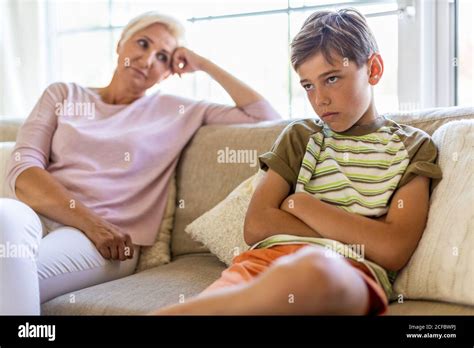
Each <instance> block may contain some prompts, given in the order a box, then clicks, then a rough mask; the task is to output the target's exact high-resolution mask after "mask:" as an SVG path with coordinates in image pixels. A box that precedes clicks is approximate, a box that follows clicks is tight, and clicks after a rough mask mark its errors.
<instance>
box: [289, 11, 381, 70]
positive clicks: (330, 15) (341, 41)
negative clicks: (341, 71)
mask: <svg viewBox="0 0 474 348" xmlns="http://www.w3.org/2000/svg"><path fill="white" fill-rule="evenodd" d="M378 51H379V48H378V46H377V42H376V41H375V36H374V34H373V33H372V31H371V30H370V28H369V26H368V24H367V21H366V19H365V17H364V15H363V14H361V13H360V12H359V11H357V10H355V9H353V8H347V9H340V10H338V11H320V12H315V13H313V14H312V15H311V16H309V17H308V19H306V21H305V22H304V24H303V26H302V28H301V30H300V31H299V33H298V34H297V35H296V36H295V38H294V39H293V42H292V43H291V64H292V65H293V68H294V69H295V70H296V69H298V67H299V66H300V65H301V64H302V63H304V62H305V61H306V60H307V59H309V58H310V57H312V56H314V55H315V54H317V53H319V52H321V53H322V54H323V56H324V58H325V59H326V60H327V61H328V62H329V63H331V64H332V62H333V56H332V54H331V53H336V54H339V55H340V56H341V57H346V58H348V59H350V60H352V61H354V62H355V63H356V65H357V66H358V67H359V68H360V67H361V66H362V65H363V64H364V63H366V62H367V59H368V58H369V57H370V55H371V54H372V53H376V52H378Z"/></svg>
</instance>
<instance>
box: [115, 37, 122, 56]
mask: <svg viewBox="0 0 474 348" xmlns="http://www.w3.org/2000/svg"><path fill="white" fill-rule="evenodd" d="M121 42H122V40H119V42H118V43H117V47H116V48H115V52H116V53H117V54H118V55H120V53H119V50H120V43H121Z"/></svg>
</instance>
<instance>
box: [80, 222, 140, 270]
mask: <svg viewBox="0 0 474 348" xmlns="http://www.w3.org/2000/svg"><path fill="white" fill-rule="evenodd" d="M83 232H84V234H85V235H86V236H87V237H88V238H89V239H90V240H91V241H92V242H93V243H94V245H95V247H96V248H97V250H98V251H99V252H100V254H101V255H102V256H103V257H104V258H105V259H108V260H120V261H125V260H126V259H131V258H133V252H134V249H133V244H132V240H131V238H130V235H129V234H128V233H126V232H124V231H122V230H121V229H120V228H119V227H118V226H115V225H114V224H111V223H109V222H108V221H105V220H104V219H100V220H98V221H96V222H94V223H93V224H92V225H90V227H88V228H86V229H84V230H83Z"/></svg>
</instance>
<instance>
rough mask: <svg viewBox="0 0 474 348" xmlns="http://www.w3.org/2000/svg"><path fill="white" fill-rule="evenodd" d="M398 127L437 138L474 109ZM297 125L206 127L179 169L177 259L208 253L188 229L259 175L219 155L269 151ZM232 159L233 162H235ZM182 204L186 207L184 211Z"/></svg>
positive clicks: (419, 116)
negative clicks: (445, 127) (437, 133)
mask: <svg viewBox="0 0 474 348" xmlns="http://www.w3.org/2000/svg"><path fill="white" fill-rule="evenodd" d="M387 117H388V118H390V119H393V120H394V121H396V122H398V123H403V124H408V125H411V126H413V127H417V128H420V129H422V130H424V131H425V132H427V133H428V134H430V135H432V134H433V132H434V131H435V130H436V129H437V128H439V127H440V126H441V125H443V124H445V123H447V122H449V121H453V120H461V119H474V108H460V107H451V108H436V109H425V110H421V111H414V112H409V113H398V114H388V115H387ZM291 121H292V120H286V121H280V122H276V123H275V122H271V123H270V122H264V123H260V124H251V125H231V126H229V125H219V126H217V125H213V126H205V127H202V128H201V129H200V130H199V131H198V132H197V133H196V135H195V136H194V137H193V139H192V140H191V141H190V143H189V144H188V146H187V147H186V149H185V150H184V151H183V153H182V155H181V159H180V162H179V164H178V168H177V178H176V179H177V181H176V183H177V200H178V205H177V209H176V213H175V221H174V229H173V233H172V236H171V251H172V256H173V257H176V256H179V255H183V254H189V253H200V252H208V249H207V248H206V247H204V246H203V245H202V244H201V243H199V242H196V241H193V240H192V239H191V237H189V235H188V234H187V233H185V232H184V229H185V227H186V226H187V225H188V224H189V223H191V222H192V221H193V220H194V219H196V218H198V217H199V216H200V215H202V214H203V213H205V212H206V211H208V210H210V209H211V208H213V207H214V206H215V205H216V204H218V203H219V202H220V201H222V200H223V199H224V198H225V197H226V196H227V195H228V194H229V193H230V192H231V191H232V190H233V189H234V188H235V187H237V185H238V184H240V183H241V182H242V181H243V180H245V179H246V178H248V177H250V176H251V175H252V174H254V173H255V172H256V171H257V170H258V165H257V166H256V167H251V166H250V165H249V163H220V161H219V153H218V151H221V153H222V152H225V151H226V148H227V152H228V153H230V150H256V151H257V153H258V155H260V154H262V153H264V152H266V151H268V150H269V149H270V147H271V146H272V144H273V142H274V141H275V140H276V138H277V137H278V135H279V134H280V132H281V131H282V130H283V128H284V127H285V126H286V125H287V124H288V123H290V122H291ZM229 159H230V158H229ZM180 203H181V207H180Z"/></svg>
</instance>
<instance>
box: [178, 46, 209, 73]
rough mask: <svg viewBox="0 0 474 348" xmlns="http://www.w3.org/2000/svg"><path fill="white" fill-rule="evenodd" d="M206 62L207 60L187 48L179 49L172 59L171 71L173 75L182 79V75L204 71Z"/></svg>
mask: <svg viewBox="0 0 474 348" xmlns="http://www.w3.org/2000/svg"><path fill="white" fill-rule="evenodd" d="M205 60H206V58H204V57H201V56H200V55H199V54H197V53H195V52H193V51H191V50H190V49H188V48H186V47H178V48H177V49H176V50H175V51H174V52H173V57H172V58H171V70H172V71H173V74H178V75H179V76H180V77H181V74H186V73H191V72H195V71H199V70H202V65H203V63H204V62H205Z"/></svg>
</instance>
